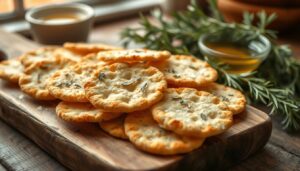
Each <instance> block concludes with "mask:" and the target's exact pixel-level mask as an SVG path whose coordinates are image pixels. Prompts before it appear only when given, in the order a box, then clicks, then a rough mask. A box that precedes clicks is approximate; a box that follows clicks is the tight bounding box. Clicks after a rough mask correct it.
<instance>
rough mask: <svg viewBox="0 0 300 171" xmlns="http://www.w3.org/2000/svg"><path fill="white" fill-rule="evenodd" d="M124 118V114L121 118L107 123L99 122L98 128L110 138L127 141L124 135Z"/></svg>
mask: <svg viewBox="0 0 300 171" xmlns="http://www.w3.org/2000/svg"><path fill="white" fill-rule="evenodd" d="M125 118H126V114H123V115H122V116H120V117H118V118H116V119H112V120H109V121H101V122H99V126H100V127H101V128H102V129H103V130H104V131H105V132H107V133H108V134H110V135H111V136H113V137H116V138H121V139H125V140H127V139H128V137H127V135H126V134H125V129H124V120H125Z"/></svg>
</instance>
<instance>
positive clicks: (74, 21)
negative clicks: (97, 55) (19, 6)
mask: <svg viewBox="0 0 300 171" xmlns="http://www.w3.org/2000/svg"><path fill="white" fill-rule="evenodd" d="M93 16H94V11H93V8H91V7H90V6H88V5H84V4H78V3H72V4H57V5H47V6H42V7H37V8H33V9H31V10H29V11H28V12H27V13H26V16H25V18H26V20H27V21H28V22H29V23H30V27H31V32H32V35H33V37H34V39H35V40H36V41H37V42H39V43H41V44H63V43H64V42H67V41H68V42H85V41H87V40H88V35H89V32H90V29H91V27H92V24H93Z"/></svg>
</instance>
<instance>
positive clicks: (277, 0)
mask: <svg viewBox="0 0 300 171" xmlns="http://www.w3.org/2000/svg"><path fill="white" fill-rule="evenodd" d="M234 1H237V2H244V3H248V4H253V5H265V6H280V7H295V6H300V1H299V0H234Z"/></svg>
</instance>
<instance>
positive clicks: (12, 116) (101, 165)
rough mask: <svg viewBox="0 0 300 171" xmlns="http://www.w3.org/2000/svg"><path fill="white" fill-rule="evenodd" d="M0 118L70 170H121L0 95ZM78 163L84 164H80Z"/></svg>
mask: <svg viewBox="0 0 300 171" xmlns="http://www.w3.org/2000/svg"><path fill="white" fill-rule="evenodd" d="M0 118H1V119H2V120H3V121H4V122H6V123H7V124H9V125H11V126H13V127H14V128H15V129H17V130H18V131H20V132H21V133H22V134H24V135H25V136H27V137H28V138H30V139H31V140H32V141H33V142H34V143H35V144H37V145H38V146H39V147H41V149H43V150H44V151H46V152H47V153H48V154H50V155H51V156H53V157H54V158H56V159H57V160H58V161H59V162H60V163H62V164H63V165H65V166H66V167H68V168H70V169H72V170H94V169H98V170H100V169H101V170H121V169H119V168H114V167H111V166H110V165H109V164H108V163H106V162H104V161H100V160H99V159H98V158H97V157H96V156H94V155H92V154H90V153H87V152H86V151H85V150H83V149H82V148H81V147H80V146H78V145H76V144H74V143H73V142H71V141H69V140H67V139H66V138H65V137H63V136H61V135H59V134H57V132H56V131H55V130H54V129H52V128H49V127H44V124H43V123H42V122H40V121H39V120H37V119H36V118H34V117H31V116H30V115H28V114H26V112H25V111H23V110H22V109H20V108H18V107H17V106H16V105H14V104H12V103H10V102H9V101H7V100H6V99H5V98H3V97H1V96H0ZM21 125H26V128H27V129H24V127H22V126H21ZM41 128H43V130H41ZM41 133H43V134H41ZM49 142H51V143H49ZM60 154H64V155H60ZM65 155H68V157H65ZM73 156H76V157H73ZM78 163H86V164H84V165H83V164H82V165H80V164H78ZM87 166H88V167H87Z"/></svg>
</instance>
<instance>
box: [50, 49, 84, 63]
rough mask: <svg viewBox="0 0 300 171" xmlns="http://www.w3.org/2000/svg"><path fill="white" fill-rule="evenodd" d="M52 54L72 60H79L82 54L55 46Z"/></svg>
mask: <svg viewBox="0 0 300 171" xmlns="http://www.w3.org/2000/svg"><path fill="white" fill-rule="evenodd" d="M53 55H54V56H56V57H59V58H66V59H69V60H71V61H74V62H80V60H81V58H82V57H83V56H84V55H82V54H79V53H76V52H73V51H71V50H68V49H65V48H57V49H56V50H55V51H54V52H53Z"/></svg>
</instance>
